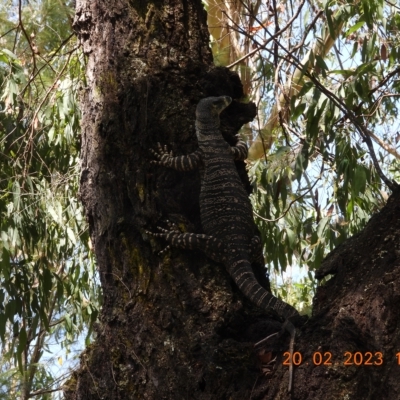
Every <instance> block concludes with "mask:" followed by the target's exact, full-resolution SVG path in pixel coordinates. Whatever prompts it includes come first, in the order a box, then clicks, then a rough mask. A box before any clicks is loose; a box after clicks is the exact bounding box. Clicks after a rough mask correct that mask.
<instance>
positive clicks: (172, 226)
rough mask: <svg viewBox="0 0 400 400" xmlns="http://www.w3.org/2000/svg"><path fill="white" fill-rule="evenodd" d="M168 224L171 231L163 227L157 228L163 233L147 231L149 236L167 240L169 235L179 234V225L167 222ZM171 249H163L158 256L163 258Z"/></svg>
mask: <svg viewBox="0 0 400 400" xmlns="http://www.w3.org/2000/svg"><path fill="white" fill-rule="evenodd" d="M165 222H166V224H167V225H168V228H169V229H164V228H162V227H161V226H157V229H158V230H159V231H160V232H161V233H159V232H151V231H147V230H146V231H145V232H146V233H147V234H148V235H151V236H154V237H161V238H165V237H166V236H167V235H168V234H170V233H173V232H179V233H180V230H179V228H178V225H176V224H175V223H173V222H171V221H169V220H166V221H165ZM170 249H171V245H167V246H166V247H165V248H164V249H162V250H161V251H159V252H158V253H157V254H158V255H159V256H162V255H163V254H165V253H166V252H167V251H168V250H170Z"/></svg>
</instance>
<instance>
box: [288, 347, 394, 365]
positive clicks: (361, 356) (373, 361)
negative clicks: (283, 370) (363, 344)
mask: <svg viewBox="0 0 400 400" xmlns="http://www.w3.org/2000/svg"><path fill="white" fill-rule="evenodd" d="M396 358H397V364H398V365H400V353H397V354H396ZM282 364H283V365H287V366H290V365H291V364H292V365H295V366H299V365H302V364H306V365H308V364H312V365H317V366H319V365H322V366H327V367H329V366H334V365H344V366H353V365H355V366H364V365H365V366H379V365H383V353H381V352H380V351H375V352H371V351H365V352H361V351H355V352H351V351H345V352H344V354H342V356H341V357H333V355H332V353H331V352H330V351H324V352H321V351H315V352H314V353H312V355H311V357H310V359H305V358H304V357H303V355H302V354H301V353H300V352H298V351H295V352H294V353H293V354H292V355H291V354H290V352H288V351H286V352H285V353H283V362H282Z"/></svg>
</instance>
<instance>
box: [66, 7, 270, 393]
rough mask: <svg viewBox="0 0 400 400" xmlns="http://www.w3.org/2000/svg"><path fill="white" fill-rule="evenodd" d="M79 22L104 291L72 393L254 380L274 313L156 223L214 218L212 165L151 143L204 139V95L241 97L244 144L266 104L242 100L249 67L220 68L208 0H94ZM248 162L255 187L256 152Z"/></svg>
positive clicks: (227, 123) (89, 194)
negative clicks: (183, 167)
mask: <svg viewBox="0 0 400 400" xmlns="http://www.w3.org/2000/svg"><path fill="white" fill-rule="evenodd" d="M75 29H76V31H77V34H78V36H79V38H80V39H81V41H82V45H83V48H84V51H85V53H86V54H87V56H88V66H87V87H86V89H85V92H84V96H83V99H82V111H83V118H82V177H81V189H80V195H81V199H82V202H83V204H84V207H85V210H86V214H87V218H88V221H89V228H90V234H91V239H92V242H93V246H94V251H95V253H96V259H97V263H98V268H99V272H100V279H101V285H102V288H103V293H104V304H103V308H102V312H101V322H100V324H99V326H98V327H97V337H96V340H95V342H94V344H93V345H92V346H91V347H90V348H88V349H87V350H86V351H85V353H84V354H83V355H82V357H81V368H80V370H79V371H78V372H77V373H76V374H75V375H74V376H73V378H72V379H71V380H70V381H69V382H68V383H67V385H66V388H65V394H66V398H67V399H92V398H93V399H97V398H105V399H137V398H144V397H146V398H149V399H163V398H165V399H168V398H174V399H178V398H187V397H188V394H190V396H192V395H193V396H197V397H198V398H210V397H212V396H216V398H223V397H224V396H225V395H228V394H229V393H230V392H232V393H235V392H237V393H238V396H239V397H240V396H242V395H243V394H244V393H249V390H251V387H252V385H253V384H254V381H255V379H256V376H257V367H256V364H255V362H254V355H253V351H252V343H251V341H250V340H246V339H245V337H244V336H243V332H245V331H246V330H248V329H249V326H250V325H249V324H248V323H247V322H246V321H247V320H249V321H251V320H252V318H253V317H252V314H254V315H256V316H257V315H258V314H260V315H261V314H262V313H261V312H260V311H258V310H256V311H255V309H254V307H253V306H252V305H251V304H249V303H248V302H246V301H243V297H242V296H241V294H240V293H238V292H237V290H236V289H235V288H234V285H233V284H232V283H231V281H230V278H229V276H228V274H227V272H226V271H225V270H224V268H223V267H222V266H220V265H216V264H213V263H211V262H210V261H209V260H207V259H206V258H205V257H204V256H203V255H202V254H201V253H198V252H181V251H177V250H172V251H171V252H168V253H166V254H165V255H164V256H162V257H160V256H158V255H157V251H159V250H161V249H162V243H159V242H158V241H156V240H154V239H151V238H150V237H149V236H147V235H146V233H145V230H146V229H150V230H155V229H156V226H157V225H160V224H161V225H162V224H163V222H164V221H165V220H166V219H167V218H168V219H169V220H172V221H174V222H177V223H178V224H180V226H182V227H184V229H186V230H188V231H194V232H200V231H201V230H200V229H201V227H200V225H199V205H198V197H199V188H200V183H199V177H200V176H199V173H198V172H193V173H186V174H181V173H177V172H174V171H171V170H164V169H162V168H160V167H157V166H152V165H150V160H151V159H152V155H151V153H150V152H149V149H150V148H155V146H156V143H157V142H161V143H163V144H168V145H169V146H170V148H171V149H172V150H174V152H175V154H185V153H188V152H191V151H193V150H195V149H196V137H195V128H194V122H195V107H196V105H197V103H198V101H199V100H200V99H201V98H204V97H207V96H211V95H213V96H219V95H228V96H231V97H232V98H233V99H234V102H233V104H232V105H231V106H230V107H229V108H228V109H227V110H225V111H224V113H223V114H222V115H221V120H222V131H223V133H224V135H225V137H226V139H227V140H228V141H229V142H231V143H232V144H233V142H234V141H235V138H234V135H235V134H236V133H237V131H238V129H239V128H240V127H241V126H242V125H243V124H244V123H246V122H248V121H250V120H251V119H253V118H254V116H255V114H256V108H255V106H254V104H242V103H239V102H238V101H237V100H238V99H239V98H240V97H241V96H242V95H243V92H242V86H241V83H240V80H239V78H238V77H237V75H235V74H233V73H231V72H229V71H228V70H226V69H222V68H219V69H213V68H212V57H211V53H210V49H209V47H208V31H207V26H206V14H205V11H204V9H203V6H202V4H201V1H200V0H196V1H190V2H187V1H181V0H166V1H155V2H147V1H126V0H114V1H109V2H104V1H99V0H97V1H93V0H90V1H80V2H78V4H77V12H76V17H75ZM238 168H239V170H240V171H241V173H242V177H243V180H244V182H245V183H246V184H247V186H249V184H248V181H246V179H247V175H246V174H245V168H244V164H243V163H240V164H238ZM265 284H267V282H265ZM275 329H276V328H275ZM268 333H269V331H268V330H266V331H265V332H262V333H261V335H267V334H268ZM257 338H260V334H259V335H258V336H257ZM237 341H239V343H237ZM239 383H240V384H239ZM190 396H189V397H190ZM239 397H237V398H239Z"/></svg>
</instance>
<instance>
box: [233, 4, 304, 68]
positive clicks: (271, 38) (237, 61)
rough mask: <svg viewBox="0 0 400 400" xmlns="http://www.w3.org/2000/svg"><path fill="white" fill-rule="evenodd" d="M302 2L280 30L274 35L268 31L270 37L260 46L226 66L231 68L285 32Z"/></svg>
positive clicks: (297, 13) (297, 14) (298, 12)
mask: <svg viewBox="0 0 400 400" xmlns="http://www.w3.org/2000/svg"><path fill="white" fill-rule="evenodd" d="M304 3H305V0H302V1H301V3H300V5H299V7H298V9H297V12H296V14H295V15H293V17H292V18H291V19H290V20H289V22H288V23H287V24H286V25H285V26H284V27H283V28H282V29H281V30H279V31H278V32H276V33H275V34H274V35H271V34H270V33H269V35H270V38H269V39H266V40H264V42H263V43H262V44H261V46H260V47H259V48H256V49H254V50H252V51H250V52H249V53H247V54H246V55H245V56H243V57H241V58H239V59H238V60H236V61H235V62H233V63H232V64H230V65H227V67H226V68H232V67H234V66H235V65H237V64H239V63H240V62H242V61H243V60H245V59H246V58H248V57H251V56H252V55H253V54H255V53H257V52H258V51H260V50H262V49H264V48H265V47H266V46H267V44H268V43H270V42H271V41H272V40H274V39H276V38H277V37H278V36H279V35H281V34H282V33H283V32H285V31H286V30H287V29H288V28H289V27H290V25H291V24H292V23H293V22H294V20H295V19H296V18H297V17H298V16H299V14H300V11H301V9H302V8H303V6H304ZM256 20H257V22H258V23H260V21H259V20H258V19H257V18H256ZM265 31H268V30H267V29H265Z"/></svg>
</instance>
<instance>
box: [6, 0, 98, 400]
mask: <svg viewBox="0 0 400 400" xmlns="http://www.w3.org/2000/svg"><path fill="white" fill-rule="evenodd" d="M14 4H15V2H7V3H6V4H5V3H2V4H1V6H0V18H1V20H2V21H4V24H3V23H2V25H1V28H0V29H1V31H0V37H1V39H0V235H1V242H0V338H1V341H2V343H3V345H2V348H1V353H2V356H1V363H0V398H7V399H27V398H29V397H31V396H33V395H39V394H40V398H43V399H46V398H51V396H52V395H51V394H50V392H48V390H49V388H51V386H52V385H53V389H55V388H56V387H54V385H58V384H59V383H57V382H55V381H54V375H53V373H52V371H51V370H49V368H48V367H47V366H45V365H44V364H42V362H41V359H42V356H43V355H44V354H45V353H46V352H47V353H48V351H50V347H49V345H50V343H54V342H56V343H58V347H61V348H63V349H64V355H63V357H67V356H68V353H69V352H70V349H71V345H72V344H74V343H75V342H76V341H77V340H78V338H79V337H80V335H82V334H84V333H85V334H86V338H87V340H89V339H90V335H91V327H92V325H93V322H94V321H96V319H97V315H98V309H99V299H100V297H99V288H98V285H97V282H96V276H95V268H94V260H93V257H92V252H91V250H90V248H89V244H90V243H89V236H88V231H87V226H86V222H85V218H84V215H83V211H82V209H81V206H80V204H79V202H78V200H77V197H78V196H77V193H78V181H79V163H78V161H79V150H80V143H79V120H80V113H79V109H78V105H77V94H78V91H79V89H80V88H81V87H82V85H83V82H84V73H83V67H84V58H83V55H82V53H81V52H80V50H79V49H78V46H77V43H76V39H75V38H74V36H73V35H72V33H71V32H72V31H71V15H72V10H71V9H69V8H68V7H67V6H66V5H64V3H62V2H59V1H56V0H46V1H37V2H29V3H26V4H25V3H24V4H23V6H22V8H21V13H19V8H18V4H17V5H16V6H15V5H14Z"/></svg>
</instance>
